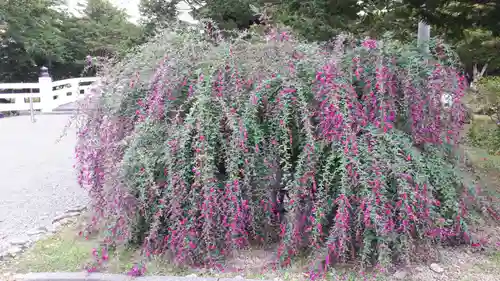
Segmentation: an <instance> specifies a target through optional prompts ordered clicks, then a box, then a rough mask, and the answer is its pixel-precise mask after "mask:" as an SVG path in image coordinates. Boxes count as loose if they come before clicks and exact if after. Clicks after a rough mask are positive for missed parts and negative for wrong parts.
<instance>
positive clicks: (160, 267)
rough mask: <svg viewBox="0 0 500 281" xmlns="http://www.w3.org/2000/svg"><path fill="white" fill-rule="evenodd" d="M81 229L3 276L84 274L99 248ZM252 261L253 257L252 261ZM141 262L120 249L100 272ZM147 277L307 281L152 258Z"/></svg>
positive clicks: (355, 277) (21, 259)
mask: <svg viewBox="0 0 500 281" xmlns="http://www.w3.org/2000/svg"><path fill="white" fill-rule="evenodd" d="M79 230H80V227H79V226H78V225H77V224H71V225H67V226H65V227H63V228H62V229H61V230H60V231H59V232H58V233H56V234H54V235H53V236H50V237H47V238H44V239H42V240H39V241H37V242H36V243H35V244H34V245H33V247H32V248H30V249H28V250H27V251H26V252H24V253H22V254H21V255H19V256H18V257H16V258H14V259H8V260H6V261H0V275H2V274H9V275H14V274H23V273H28V272H61V271H64V272H81V271H83V270H85V266H86V265H87V264H89V262H90V261H91V253H92V249H93V248H94V247H96V246H97V245H99V240H98V238H97V237H91V238H89V239H88V240H86V239H84V238H82V237H80V236H78V235H77V233H78V232H79ZM249 258H251V257H249ZM140 260H141V256H140V253H139V251H137V250H133V249H127V248H123V247H122V248H117V249H116V250H115V251H113V252H110V253H109V260H108V262H107V263H106V264H105V265H104V267H103V268H102V269H100V270H99V271H101V272H105V273H116V274H123V273H126V272H127V271H129V270H130V268H132V266H133V265H134V264H135V263H137V262H138V261H140ZM146 267H147V271H146V274H147V275H163V276H165V275H166V276H169V275H170V276H186V275H189V274H196V275H197V276H200V277H201V276H205V277H217V278H232V277H235V276H237V275H241V276H244V277H245V278H248V279H255V280H280V281H299V280H300V281H306V280H309V277H308V275H307V274H305V273H304V272H303V270H300V268H299V267H296V268H290V269H288V270H278V271H272V272H259V271H257V270H252V268H249V269H245V270H243V271H241V272H225V273H223V272H212V271H208V270H199V271H195V270H193V269H188V268H181V267H176V266H173V265H171V264H168V263H166V262H165V261H164V260H162V259H160V258H152V259H151V260H150V261H149V262H148V263H147V264H146ZM326 280H349V281H361V280H386V279H385V278H384V277H379V278H368V279H365V278H364V277H361V275H360V274H358V273H356V272H355V270H354V269H352V270H349V269H345V268H344V269H338V270H337V271H335V270H334V271H332V272H330V273H329V274H328V276H327V278H326Z"/></svg>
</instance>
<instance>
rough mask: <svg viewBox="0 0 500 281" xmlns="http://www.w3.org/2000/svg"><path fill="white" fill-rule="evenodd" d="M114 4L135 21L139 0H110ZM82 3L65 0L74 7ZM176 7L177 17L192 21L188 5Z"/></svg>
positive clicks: (183, 4)
mask: <svg viewBox="0 0 500 281" xmlns="http://www.w3.org/2000/svg"><path fill="white" fill-rule="evenodd" d="M110 1H111V3H113V4H114V5H115V6H117V7H119V8H122V9H124V10H125V11H126V12H127V13H128V14H129V15H130V20H131V21H133V22H137V21H138V20H139V2H140V0H110ZM79 2H80V3H84V2H85V0H67V3H68V7H69V8H70V9H74V8H76V7H77V5H78V3H79ZM177 8H178V9H179V19H180V20H183V21H187V22H194V20H193V17H191V15H189V14H188V13H189V6H188V5H187V4H186V3H184V2H181V3H180V4H179V5H178V6H177Z"/></svg>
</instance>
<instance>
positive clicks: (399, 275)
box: [393, 270, 408, 280]
mask: <svg viewBox="0 0 500 281" xmlns="http://www.w3.org/2000/svg"><path fill="white" fill-rule="evenodd" d="M406 275H408V272H406V271H404V270H398V271H396V273H394V275H393V276H394V278H396V280H404V279H406Z"/></svg>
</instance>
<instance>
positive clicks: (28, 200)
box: [0, 115, 88, 252]
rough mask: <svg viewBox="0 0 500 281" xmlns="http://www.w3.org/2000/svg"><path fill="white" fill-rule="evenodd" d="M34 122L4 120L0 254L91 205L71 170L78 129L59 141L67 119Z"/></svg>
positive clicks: (0, 167) (44, 118)
mask: <svg viewBox="0 0 500 281" xmlns="http://www.w3.org/2000/svg"><path fill="white" fill-rule="evenodd" d="M36 118H37V122H36V123H31V121H30V117H29V116H18V117H11V118H2V119H0V192H1V195H0V252H1V251H2V250H3V249H5V248H6V247H7V246H8V241H9V240H11V239H13V238H19V237H22V236H25V234H26V233H27V232H28V231H29V230H32V229H35V228H37V227H42V226H49V225H50V224H51V221H52V219H53V218H54V217H56V216H57V215H59V214H62V213H63V212H64V211H66V210H68V209H70V208H72V207H75V206H76V205H82V204H85V203H86V202H88V201H87V196H86V193H85V192H84V191H83V190H82V189H80V188H79V187H78V185H77V183H76V174H75V172H74V170H73V164H74V160H73V159H74V158H73V151H74V145H75V140H76V136H75V129H74V128H70V129H69V130H68V134H67V135H66V136H65V137H63V138H62V139H61V140H60V141H59V142H57V140H58V139H59V137H60V136H61V134H62V133H63V130H64V127H65V126H66V125H67V124H68V121H69V115H40V116H36Z"/></svg>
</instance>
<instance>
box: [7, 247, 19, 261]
mask: <svg viewBox="0 0 500 281" xmlns="http://www.w3.org/2000/svg"><path fill="white" fill-rule="evenodd" d="M22 251H23V249H21V247H18V246H14V247H11V248H9V249H8V250H7V255H9V256H11V257H13V258H14V257H16V255H18V254H19V253H21V252H22Z"/></svg>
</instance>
